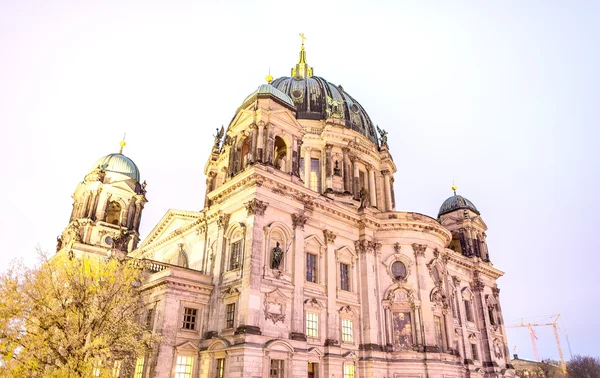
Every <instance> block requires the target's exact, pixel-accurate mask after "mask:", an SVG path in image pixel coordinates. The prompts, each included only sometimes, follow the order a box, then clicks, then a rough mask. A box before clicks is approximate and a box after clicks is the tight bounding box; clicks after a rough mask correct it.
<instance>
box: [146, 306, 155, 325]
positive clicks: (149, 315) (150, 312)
mask: <svg viewBox="0 0 600 378" xmlns="http://www.w3.org/2000/svg"><path fill="white" fill-rule="evenodd" d="M153 320H154V309H153V308H149V309H148V311H146V320H145V321H144V324H145V325H146V328H148V329H152V326H153V325H154V322H153Z"/></svg>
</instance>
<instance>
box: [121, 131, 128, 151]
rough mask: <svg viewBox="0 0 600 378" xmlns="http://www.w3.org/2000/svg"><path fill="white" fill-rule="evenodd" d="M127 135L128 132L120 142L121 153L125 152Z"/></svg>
mask: <svg viewBox="0 0 600 378" xmlns="http://www.w3.org/2000/svg"><path fill="white" fill-rule="evenodd" d="M125 135H127V133H124V134H123V140H121V142H120V143H119V146H121V149H120V150H119V153H120V154H122V153H123V147H125V146H126V145H127V143H125Z"/></svg>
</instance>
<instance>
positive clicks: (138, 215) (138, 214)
mask: <svg viewBox="0 0 600 378" xmlns="http://www.w3.org/2000/svg"><path fill="white" fill-rule="evenodd" d="M135 205H136V206H135V217H134V218H133V229H134V230H136V231H139V229H140V221H141V220H142V209H144V201H143V200H142V199H138V200H136V201H135Z"/></svg>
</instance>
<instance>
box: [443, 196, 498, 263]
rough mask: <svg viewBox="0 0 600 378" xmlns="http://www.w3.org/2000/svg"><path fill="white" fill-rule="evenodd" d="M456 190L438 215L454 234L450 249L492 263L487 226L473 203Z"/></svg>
mask: <svg viewBox="0 0 600 378" xmlns="http://www.w3.org/2000/svg"><path fill="white" fill-rule="evenodd" d="M456 189H457V188H456V186H452V190H453V191H454V195H453V196H452V197H450V198H448V199H447V200H446V201H444V203H443V204H442V206H441V207H440V211H439V214H438V219H439V221H440V223H441V224H442V225H443V226H444V227H446V228H447V229H448V230H449V231H450V232H452V241H451V242H450V246H449V248H450V249H452V250H453V251H455V252H458V253H461V254H462V255H463V256H466V257H477V258H480V259H481V260H482V261H484V262H490V256H489V253H488V248H487V241H486V236H487V235H486V233H485V232H486V231H487V226H486V224H485V223H484V222H483V219H481V214H480V213H479V210H477V208H476V207H475V205H474V204H473V202H471V201H469V200H468V199H466V198H465V197H463V196H461V195H458V194H456Z"/></svg>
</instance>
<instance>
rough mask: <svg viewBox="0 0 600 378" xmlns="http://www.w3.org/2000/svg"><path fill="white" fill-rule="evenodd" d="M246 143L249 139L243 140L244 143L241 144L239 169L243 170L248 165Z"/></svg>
mask: <svg viewBox="0 0 600 378" xmlns="http://www.w3.org/2000/svg"><path fill="white" fill-rule="evenodd" d="M248 141H249V138H245V139H244V141H243V142H242V156H241V159H242V161H241V164H240V169H244V168H246V165H248V149H249V146H248Z"/></svg>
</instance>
